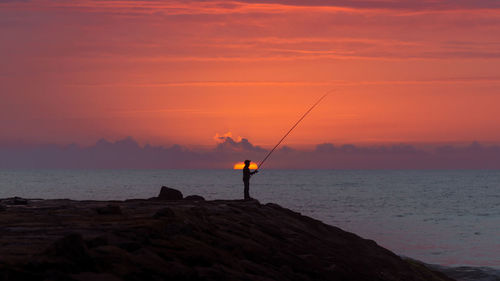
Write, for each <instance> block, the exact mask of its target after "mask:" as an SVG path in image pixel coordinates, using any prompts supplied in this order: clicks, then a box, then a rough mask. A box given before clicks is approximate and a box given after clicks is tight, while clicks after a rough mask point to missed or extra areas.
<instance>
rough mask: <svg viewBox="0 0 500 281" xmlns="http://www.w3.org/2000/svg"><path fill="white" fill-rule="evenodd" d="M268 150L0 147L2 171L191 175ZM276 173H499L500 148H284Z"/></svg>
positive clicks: (246, 145) (241, 145)
mask: <svg viewBox="0 0 500 281" xmlns="http://www.w3.org/2000/svg"><path fill="white" fill-rule="evenodd" d="M267 152H268V150H266V149H264V148H262V147H259V146H255V145H253V144H252V143H250V142H249V141H248V140H247V139H242V140H241V141H236V140H234V139H232V138H230V137H224V138H223V139H222V142H220V143H219V144H217V145H216V146H215V147H213V148H212V149H208V150H193V149H188V148H186V147H183V146H180V145H173V146H170V147H162V146H150V145H145V146H140V145H139V144H138V143H137V142H136V141H134V139H132V138H130V137H129V138H126V139H123V140H119V141H116V142H109V141H106V140H100V141H98V142H97V143H96V144H95V145H93V146H90V147H80V146H77V145H67V146H59V145H39V146H26V145H18V146H12V145H11V146H9V145H2V146H0V168H4V169H5V168H7V169H9V168H28V169H29V168H71V169H73V168H86V169H108V168H109V169H114V168H116V169H125V168H131V169H168V168H176V169H184V168H185V169H190V168H231V167H232V165H233V164H234V163H236V162H238V161H242V160H244V159H248V158H250V159H252V160H254V161H255V162H257V161H258V160H260V159H262V158H263V157H264V156H265V155H266V153H267ZM266 166H267V167H268V168H276V169H500V146H484V145H481V144H479V143H477V142H474V143H472V144H470V145H466V146H440V147H436V148H433V149H430V150H424V149H419V148H417V147H415V146H412V145H406V144H400V145H392V146H369V147H362V146H356V145H350V144H347V145H340V146H336V145H334V144H331V143H324V144H319V145H317V146H316V147H315V148H314V149H312V150H296V149H293V148H290V147H287V146H284V147H282V148H280V149H279V150H278V151H276V152H275V154H274V155H273V157H272V158H271V159H270V160H269V161H268V162H267V163H266Z"/></svg>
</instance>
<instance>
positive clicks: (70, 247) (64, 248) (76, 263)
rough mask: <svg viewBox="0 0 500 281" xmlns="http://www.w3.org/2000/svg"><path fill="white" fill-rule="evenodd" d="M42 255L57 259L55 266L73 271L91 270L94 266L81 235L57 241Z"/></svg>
mask: <svg viewBox="0 0 500 281" xmlns="http://www.w3.org/2000/svg"><path fill="white" fill-rule="evenodd" d="M42 255H43V256H46V257H51V258H56V259H57V260H56V262H55V264H59V265H64V266H69V267H71V268H72V269H73V270H77V269H83V268H91V267H92V265H93V261H92V258H91V256H90V253H89V250H88V248H87V245H86V244H85V241H84V240H83V237H82V235H81V234H79V233H71V234H68V235H66V236H64V237H63V238H61V239H59V240H56V241H55V242H54V243H53V244H52V245H51V246H50V247H48V248H47V249H46V250H45V251H44V252H43V254H42ZM67 269H69V268H67Z"/></svg>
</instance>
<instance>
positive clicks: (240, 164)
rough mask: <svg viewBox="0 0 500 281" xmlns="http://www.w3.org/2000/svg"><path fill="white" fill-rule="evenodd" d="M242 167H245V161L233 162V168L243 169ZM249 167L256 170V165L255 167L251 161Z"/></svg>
mask: <svg viewBox="0 0 500 281" xmlns="http://www.w3.org/2000/svg"><path fill="white" fill-rule="evenodd" d="M244 167H245V163H243V162H238V163H236V164H234V166H233V169H234V170H243V168H244ZM249 168H250V170H257V168H258V167H257V164H256V163H254V162H251V163H250V166H249Z"/></svg>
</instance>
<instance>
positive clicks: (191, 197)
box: [184, 195, 205, 201]
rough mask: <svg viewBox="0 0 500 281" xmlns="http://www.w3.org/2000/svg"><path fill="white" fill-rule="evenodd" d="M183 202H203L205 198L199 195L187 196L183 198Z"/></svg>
mask: <svg viewBox="0 0 500 281" xmlns="http://www.w3.org/2000/svg"><path fill="white" fill-rule="evenodd" d="M184 200H187V201H205V198H203V196H200V195H189V196H186V197H185V198H184Z"/></svg>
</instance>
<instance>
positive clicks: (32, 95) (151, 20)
mask: <svg viewBox="0 0 500 281" xmlns="http://www.w3.org/2000/svg"><path fill="white" fill-rule="evenodd" d="M499 34H500V1H497V0H432V1H430V0H429V1H427V0H408V1H396V0H383V1H377V0H370V1H369V0H366V1H346V0H339V1H326V0H323V1H322V0H313V1H278V0H275V1H273V0H269V1H264V0H263V1H90V0H79V1H63V0H40V1H29V0H26V1H16V0H7V1H6V0H2V1H0V142H26V143H58V144H64V143H73V142H75V143H78V144H81V145H89V144H93V143H95V142H96V141H97V140H98V139H100V138H102V137H104V138H107V139H110V140H117V139H121V138H123V137H125V136H133V137H134V138H135V139H137V140H138V141H139V142H140V143H146V142H148V143H152V144H157V145H169V144H173V143H180V144H183V145H193V146H195V145H206V146H208V145H213V144H214V143H215V141H214V136H215V135H216V134H224V133H226V132H232V134H233V136H234V137H235V138H236V137H237V136H242V137H245V138H247V139H249V140H250V141H251V142H252V143H254V144H256V145H260V146H264V147H269V146H272V145H273V144H274V143H275V142H276V141H277V140H278V139H279V138H280V137H281V136H282V134H283V133H285V132H286V131H287V130H288V128H289V127H290V126H291V125H292V124H293V123H294V122H295V120H296V119H297V118H298V117H300V115H302V113H303V112H304V111H305V110H306V109H307V107H309V106H310V105H311V104H312V103H314V101H315V100H316V99H317V98H318V97H319V96H321V95H322V94H323V93H324V92H326V91H328V90H331V89H334V90H335V92H334V93H333V94H331V95H330V96H329V97H328V98H327V99H326V100H325V101H324V103H323V104H321V105H320V106H319V107H318V108H317V109H316V110H315V111H314V112H312V114H311V115H310V116H309V117H308V118H307V119H306V120H304V122H303V124H301V126H300V127H299V128H298V129H297V131H296V132H294V133H293V134H292V135H291V136H290V138H289V139H288V140H287V144H288V145H292V146H293V145H312V144H318V143H323V142H332V143H400V142H404V143H429V142H430V143H435V142H439V143H446V142H470V141H473V140H477V141H480V142H492V143H499V142H500V130H499V124H500V114H498V108H499V105H500V90H499V85H500V73H499V65H500V36H499Z"/></svg>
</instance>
